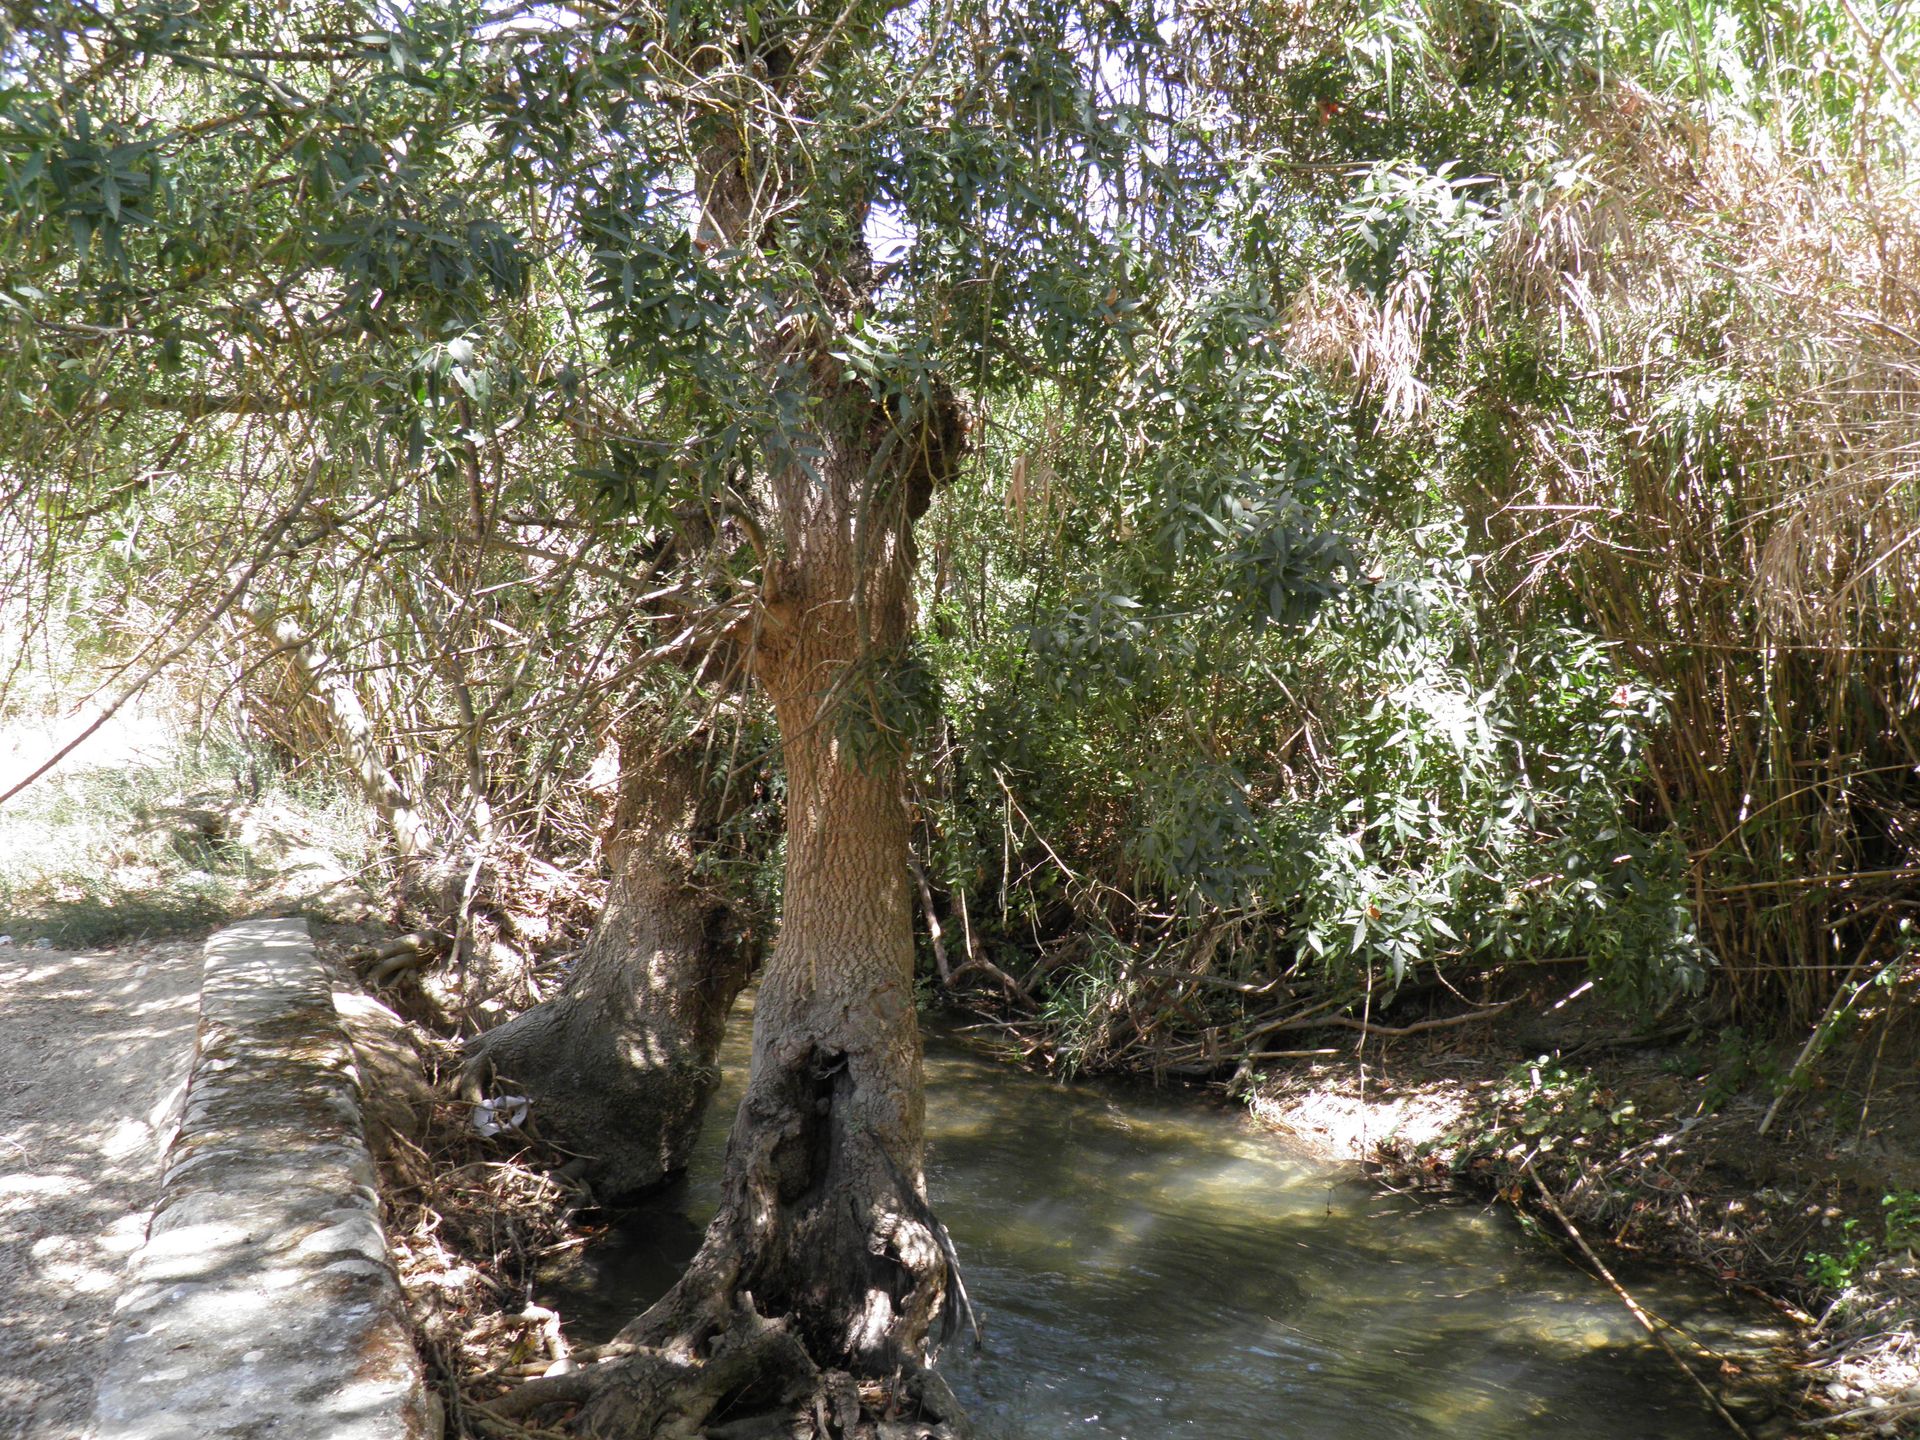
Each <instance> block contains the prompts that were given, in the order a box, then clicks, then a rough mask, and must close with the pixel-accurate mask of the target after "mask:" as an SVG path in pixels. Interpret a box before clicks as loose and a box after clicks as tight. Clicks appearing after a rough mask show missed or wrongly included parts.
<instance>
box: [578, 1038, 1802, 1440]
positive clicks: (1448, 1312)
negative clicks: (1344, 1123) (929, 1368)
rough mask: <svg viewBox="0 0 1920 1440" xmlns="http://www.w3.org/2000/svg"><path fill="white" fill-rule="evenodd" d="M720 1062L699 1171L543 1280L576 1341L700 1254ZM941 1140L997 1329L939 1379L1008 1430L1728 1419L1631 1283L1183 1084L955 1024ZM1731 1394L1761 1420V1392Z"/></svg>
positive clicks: (1137, 1439) (1529, 1430) (1609, 1424)
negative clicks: (1289, 1140) (1356, 1170)
mask: <svg viewBox="0 0 1920 1440" xmlns="http://www.w3.org/2000/svg"><path fill="white" fill-rule="evenodd" d="M741 1028H742V1029H744V1025H743V1026H742V1027H741ZM725 1063H726V1065H727V1067H728V1075H729V1082H728V1084H727V1085H726V1087H725V1088H724V1089H723V1091H722V1094H721V1096H720V1097H719V1099H718V1100H717V1101H716V1103H715V1105H714V1108H713V1112H712V1114H711V1115H710V1116H709V1120H708V1124H707V1128H706V1132H705V1135H704V1137H703V1139H702V1141H701V1148H700V1152H699V1154H698V1156H697V1157H696V1159H695V1162H694V1174H695V1175H696V1177H698V1178H696V1179H695V1180H693V1181H692V1182H690V1183H688V1184H685V1185H683V1186H681V1187H678V1188H677V1189H675V1190H672V1191H669V1192H668V1193H667V1194H665V1195H663V1196H661V1197H659V1198H658V1199H657V1200H656V1201H655V1202H654V1203H653V1204H652V1205H650V1206H649V1207H648V1208H647V1209H645V1210H643V1211H641V1212H639V1213H637V1214H635V1215H634V1216H632V1217H631V1218H630V1219H629V1220H627V1221H626V1222H624V1223H623V1224H622V1225H621V1226H620V1227H619V1228H618V1229H617V1230H616V1231H615V1232H614V1233H613V1234H612V1235H611V1236H609V1237H608V1238H606V1239H604V1240H602V1241H600V1242H598V1243H597V1244H596V1245H595V1246H593V1247H591V1248H590V1249H589V1250H588V1251H587V1252H585V1253H584V1254H581V1255H579V1256H577V1257H575V1258H574V1259H572V1260H570V1261H569V1262H568V1263H567V1264H566V1266H565V1267H564V1268H561V1269H558V1270H556V1271H555V1272H553V1273H552V1274H551V1275H549V1276H548V1282H547V1284H546V1286H545V1289H544V1292H543V1294H542V1297H541V1298H542V1300H543V1302H544V1303H546V1304H549V1305H553V1306H555V1307H556V1308H557V1309H559V1310H560V1312H561V1314H562V1316H563V1317H564V1318H565V1319H566V1322H567V1330H568V1333H569V1335H570V1336H571V1337H572V1338H573V1340H574V1342H575V1343H576V1344H579V1343H591V1342H594V1341H598V1340H601V1339H604V1338H606V1337H607V1336H609V1335H611V1334H612V1332H613V1331H614V1330H616V1329H618V1328H619V1326H620V1325H621V1324H623V1323H624V1322H625V1321H627V1320H629V1319H631V1318H632V1317H633V1316H634V1315H636V1314H638V1313H639V1312H640V1310H641V1309H643V1308H644V1307H645V1306H646V1305H647V1304H648V1303H650V1302H651V1301H652V1300H653V1299H654V1298H655V1297H657V1296H658V1295H659V1294H661V1293H663V1292H664V1291H665V1289H666V1288H667V1287H668V1286H669V1285H670V1284H671V1283H672V1282H673V1280H674V1278H675V1277H676V1276H677V1275H678V1273H679V1269H680V1267H681V1265H682V1264H684V1262H685V1261H686V1259H687V1258H688V1257H689V1256H690V1255H691V1254H692V1252H693V1250H694V1247H695V1245H696V1244H697V1242H698V1240H699V1236H700V1231H701V1229H702V1228H703V1227H704V1225H705V1223H706V1220H707V1218H708V1217H709V1216H710V1215H711V1214H712V1212H713V1209H714V1206H715V1204H716V1202H717V1198H718V1187H717V1183H716V1180H715V1177H716V1176H717V1174H718V1172H719V1168H720V1162H721V1157H722V1153H723V1150H724V1146H725V1139H726V1127H727V1125H728V1123H729V1122H730V1120H731V1118H732V1113H733V1108H734V1105H735V1104H736V1103H737V1100H738V1095H739V1077H740V1075H741V1074H742V1072H743V1071H744V1069H745V1065H746V1047H745V1039H744V1036H740V1037H736V1038H735V1039H734V1040H732V1041H730V1043H729V1046H728V1053H727V1055H726V1057H725ZM927 1128H928V1136H929V1143H928V1176H927V1183H928V1189H929V1191H930V1193H931V1198H932V1200H933V1203H934V1206H935V1208H936V1210H937V1211H938V1212H939V1214H940V1215H941V1217H942V1218H943V1219H944V1220H945V1221H946V1223H947V1226H948V1228H949V1229H950V1230H951V1232H952V1235H953V1239H954V1243H955V1245H956V1246H957V1247H958V1250H959V1254H960V1258H961V1263H962V1265H963V1267H964V1274H965V1276H966V1280H967V1286H968V1289H969V1290H970V1291H971V1293H972V1296H973V1301H974V1304H975V1306H976V1308H977V1309H978V1311H979V1313H980V1317H981V1322H982V1325H983V1328H984V1343H983V1345H982V1348H981V1349H980V1350H979V1351H977V1352H976V1351H975V1350H974V1349H973V1347H972V1344H971V1340H970V1338H961V1339H956V1340H955V1341H954V1342H953V1344H952V1345H950V1346H949V1348H948V1350H947V1353H946V1355H945V1356H944V1358H943V1359H942V1361H941V1365H940V1368H941V1370H942V1372H943V1373H944V1374H945V1375H946V1377H947V1379H948V1380H949V1382H950V1383H951V1384H952V1385H953V1387H954V1390H955V1391H956V1393H957V1394H958V1395H959V1396H960V1398H961V1400H962V1401H964V1402H965V1404H966V1405H967V1408H968V1413H969V1416H970V1417H971V1418H972V1419H973V1420H974V1421H975V1422H976V1424H978V1426H979V1427H980V1430H981V1432H982V1434H983V1435H986V1436H989V1437H996V1440H1055V1437H1080V1436H1085V1437H1088V1440H1095V1437H1099V1440H1105V1437H1125V1440H1159V1437H1172V1436H1205V1437H1209V1440H1267V1437H1287V1440H1398V1437H1408V1440H1414V1437H1442V1436H1445V1437H1454V1436H1459V1437H1473V1440H1507V1437H1513V1440H1519V1437H1538V1436H1552V1437H1556V1440H1560V1437H1564V1440H1575V1437H1579V1440H1691V1437H1695V1436H1698V1437H1703V1440H1704V1437H1709V1436H1711V1437H1718V1440H1725V1437H1726V1436H1727V1435H1728V1434H1730V1433H1731V1432H1730V1431H1729V1430H1727V1428H1726V1427H1725V1425H1724V1422H1722V1421H1721V1420H1720V1419H1718V1418H1717V1417H1716V1416H1715V1415H1714V1414H1713V1413H1712V1412H1711V1411H1710V1410H1709V1409H1708V1408H1707V1407H1706V1406H1705V1404H1704V1402H1703V1401H1702V1400H1701V1399H1700V1397H1699V1393H1698V1391H1697V1390H1695V1389H1693V1388H1692V1387H1691V1386H1690V1385H1689V1384H1688V1382H1687V1381H1686V1380H1685V1379H1684V1378H1683V1377H1682V1376H1680V1375H1679V1374H1678V1373H1677V1372H1676V1371H1675V1370H1674V1368H1673V1365H1672V1362H1671V1361H1670V1360H1668V1359H1667V1358H1666V1357H1665V1356H1664V1355H1663V1354H1661V1353H1660V1351H1658V1350H1657V1349H1656V1348H1654V1346H1653V1345H1652V1344H1651V1343H1650V1342H1648V1341H1647V1340H1646V1338H1645V1337H1644V1335H1643V1334H1642V1332H1641V1331H1640V1330H1639V1329H1638V1327H1637V1326H1636V1325H1635V1324H1634V1322H1633V1320H1632V1318H1631V1317H1630V1316H1629V1315H1628V1314H1627V1312H1626V1311H1625V1309H1624V1308H1623V1307H1622V1306H1621V1305H1620V1303H1619V1302H1618V1301H1617V1300H1616V1299H1615V1298H1614V1297H1613V1296H1612V1294H1611V1293H1610V1292H1608V1291H1607V1290H1605V1289H1604V1288H1602V1287H1601V1286H1600V1285H1599V1284H1598V1282H1596V1281H1595V1280H1593V1279H1591V1278H1590V1277H1588V1276H1587V1275H1585V1274H1583V1273H1581V1272H1580V1271H1578V1270H1576V1269H1574V1268H1573V1267H1572V1266H1571V1265H1569V1264H1568V1263H1566V1262H1565V1261H1563V1260H1562V1259H1560V1258H1559V1257H1558V1256H1557V1255H1556V1254H1555V1253H1554V1252H1553V1251H1552V1250H1550V1249H1549V1248H1548V1247H1547V1246H1545V1245H1543V1244H1541V1243H1540V1242H1539V1241H1538V1240H1532V1239H1529V1238H1528V1237H1527V1236H1525V1235H1524V1234H1522V1233H1521V1231H1520V1229H1519V1227H1518V1226H1517V1225H1516V1224H1515V1223H1514V1222H1513V1220H1512V1219H1511V1217H1510V1216H1509V1215H1507V1214H1506V1213H1505V1212H1489V1211H1485V1210H1482V1209H1479V1208H1477V1207H1473V1206H1461V1205H1442V1204H1436V1203H1434V1202H1433V1201H1431V1200H1421V1199H1415V1198H1410V1197H1401V1196H1396V1195H1392V1194H1382V1193H1380V1191H1379V1190H1378V1189H1377V1187H1375V1186H1372V1185H1369V1184H1367V1183H1365V1182H1364V1181H1361V1180H1359V1179H1357V1178H1356V1177H1354V1175H1353V1173H1352V1172H1351V1171H1350V1170H1348V1169H1343V1168H1330V1167H1328V1166H1327V1165H1326V1164H1325V1163H1324V1162H1319V1161H1315V1160H1310V1159H1307V1158H1305V1157H1303V1156H1301V1155H1299V1154H1298V1153H1296V1152H1294V1151H1292V1150H1290V1149H1289V1148H1288V1147H1287V1146H1286V1145H1285V1144H1284V1143H1283V1142H1281V1141H1278V1140H1276V1139H1275V1138H1274V1137H1273V1136H1271V1135H1268V1134H1265V1133H1263V1132H1260V1131H1259V1130H1257V1129H1256V1128H1255V1127H1254V1126H1253V1125H1252V1124H1251V1122H1249V1121H1247V1120H1246V1119H1245V1118H1244V1117H1242V1116H1241V1115H1239V1114H1238V1113H1237V1112H1233V1111H1229V1110H1226V1109H1223V1108H1220V1107H1216V1106H1213V1105H1210V1104H1208V1103H1206V1102H1205V1101H1204V1100H1201V1099H1197V1098H1196V1097H1194V1096H1193V1095H1191V1094H1189V1093H1184V1092H1180V1091H1172V1092H1168V1091H1153V1090H1148V1089H1144V1088H1136V1087H1131V1086H1126V1087H1122V1086H1114V1085H1093V1084H1075V1085H1062V1084H1058V1083H1055V1082H1052V1081H1049V1080H1047V1079H1045V1078H1042V1077H1039V1076H1035V1075H1032V1074H1028V1073H1026V1072H1024V1071H1020V1070H1017V1069H1014V1068H1013V1067H1010V1066H1008V1065H1007V1064H1005V1063H1003V1062H1000V1061H997V1060H995V1059H993V1058H991V1057H989V1056H986V1055H984V1054H982V1053H980V1052H979V1051H978V1050H976V1049H974V1048H971V1047H969V1046H968V1045H966V1044H964V1043H962V1042H961V1041H959V1040H958V1039H955V1038H953V1037H950V1036H942V1035H939V1034H935V1035H934V1036H932V1037H930V1038H929V1042H928V1056H927ZM1622 1278H1623V1279H1625V1280H1626V1283H1627V1285H1628V1286H1629V1288H1630V1289H1632V1290H1633V1291H1634V1293H1635V1295H1636V1297H1637V1298H1639V1299H1640V1300H1641V1301H1642V1302H1643V1303H1644V1304H1646V1305H1647V1306H1648V1307H1649V1308H1650V1309H1652V1310H1653V1311H1654V1312H1655V1313H1657V1314H1659V1315H1662V1316H1664V1317H1665V1318H1667V1319H1669V1320H1671V1321H1673V1322H1675V1323H1677V1324H1679V1325H1681V1326H1682V1327H1684V1329H1685V1330H1686V1331H1687V1332H1688V1334H1690V1335H1691V1336H1692V1337H1693V1338H1694V1339H1695V1340H1697V1341H1699V1342H1701V1343H1702V1344H1704V1345H1706V1346H1708V1347H1710V1348H1711V1349H1712V1350H1714V1351H1716V1352H1718V1353H1719V1354H1720V1355H1721V1356H1722V1357H1725V1358H1727V1359H1729V1360H1731V1361H1732V1362H1734V1363H1735V1364H1737V1365H1738V1366H1739V1368H1740V1370H1741V1371H1742V1373H1743V1374H1745V1375H1748V1376H1753V1375H1758V1374H1762V1373H1764V1371H1765V1368H1766V1365H1765V1361H1766V1356H1767V1353H1768V1351H1769V1350H1770V1349H1771V1348H1772V1347H1773V1346H1775V1345H1776V1344H1777V1343H1778V1341H1779V1340H1780V1334H1779V1331H1778V1329H1777V1327H1776V1326H1775V1325H1774V1323H1773V1322H1772V1320H1771V1317H1769V1316H1766V1315H1765V1314H1763V1313H1756V1312H1755V1311H1753V1310H1751V1309H1748V1308H1746V1307H1744V1306H1740V1305H1736V1304H1734V1303H1732V1302H1730V1301H1728V1300H1726V1299H1725V1298H1723V1297H1721V1296H1720V1295H1719V1294H1718V1293H1717V1292H1714V1291H1712V1290H1710V1289H1708V1288H1706V1287H1704V1286H1702V1285H1700V1284H1699V1283H1697V1282H1695V1283H1689V1281H1688V1280H1686V1279H1684V1278H1682V1277H1676V1276H1669V1275H1659V1274H1635V1275H1630V1276H1628V1275H1623V1276H1622ZM1680 1343H1681V1347H1682V1348H1683V1349H1686V1348H1688V1347H1687V1346H1686V1345H1685V1343H1684V1342H1680ZM1694 1353H1696V1355H1697V1354H1698V1352H1697V1351H1696V1352H1694ZM1701 1368H1702V1369H1703V1370H1704V1371H1707V1372H1709V1373H1710V1374H1711V1373H1712V1372H1714V1371H1716V1370H1718V1368H1719V1367H1718V1366H1717V1365H1715V1364H1714V1362H1711V1361H1706V1362H1702V1364H1701ZM1727 1373H1729V1372H1724V1371H1723V1372H1721V1373H1719V1374H1712V1378H1713V1379H1714V1380H1715V1383H1716V1384H1726V1383H1727V1381H1726V1379H1725V1378H1724V1377H1725V1375H1726V1374H1727ZM1732 1398H1733V1403H1735V1404H1736V1405H1737V1406H1739V1407H1740V1408H1742V1409H1743V1410H1744V1412H1745V1415H1746V1418H1747V1419H1748V1421H1749V1424H1750V1425H1751V1426H1752V1427H1753V1428H1754V1429H1755V1430H1756V1433H1760V1434H1764V1433H1765V1432H1766V1430H1767V1429H1768V1427H1767V1426H1766V1425H1765V1424H1764V1423H1755V1422H1757V1421H1760V1420H1761V1418H1762V1417H1761V1415H1760V1413H1759V1411H1760V1410H1761V1409H1763V1408H1764V1404H1763V1402H1760V1401H1758V1400H1756V1399H1754V1398H1753V1397H1752V1396H1748V1397H1747V1398H1745V1399H1742V1398H1740V1397H1738V1396H1735V1397H1732Z"/></svg>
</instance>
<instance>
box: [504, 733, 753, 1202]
mask: <svg viewBox="0 0 1920 1440" xmlns="http://www.w3.org/2000/svg"><path fill="white" fill-rule="evenodd" d="M620 762H621V763H620V793H619V798H618V800H617V802H616V804H615V808H614V815H613V820H612V832H611V833H612V837H613V838H612V840H611V842H610V843H609V846H608V858H609V860H610V862H611V865H612V870H613V879H612V884H611V886H610V887H609V889H608V891H607V900H606V905H605V907H604V908H603V909H602V910H601V912H600V918H599V920H598V921H597V922H596V923H595V925H594V929H593V934H592V936H591V937H590V938H589V939H588V941H587V944H586V948H585V949H584V950H583V951H582V953H581V955H580V958H579V961H578V962H577V964H576V965H575V967H574V970H573V974H572V976H571V977H570V978H569V980H568V982H567V986H566V989H565V991H563V992H562V993H561V994H560V995H559V996H557V997H555V998H554V999H552V1000H550V1001H548V1002H546V1003H545V1004H543V1005H536V1006H535V1007H534V1008H533V1009H531V1010H528V1011H526V1012H525V1013H524V1014H521V1015H518V1016H516V1017H515V1018H514V1019H512V1020H510V1021H508V1022H507V1023H506V1024H505V1025H502V1026H500V1027H498V1028H497V1029H494V1030H489V1031H488V1032H486V1033H485V1034H483V1035H480V1036H478V1037H477V1038H476V1039H474V1040H473V1041H472V1042H471V1043H470V1044H469V1046H468V1056H469V1067H470V1073H473V1072H477V1071H480V1070H482V1069H485V1070H491V1072H492V1074H493V1077H494V1081H495V1087H494V1088H496V1089H498V1090H500V1091H502V1092H507V1093H513V1094H519V1095H525V1096H527V1097H528V1098H529V1099H531V1100H532V1102H533V1105H532V1114H533V1118H534V1122H535V1124H536V1126H537V1127H538V1129H539V1132H540V1133H541V1135H542V1136H544V1137H545V1138H548V1139H550V1140H553V1141H555V1142H557V1143H558V1144H559V1145H560V1146H561V1147H562V1148H564V1149H566V1150H568V1151H570V1152H571V1153H573V1154H574V1155H577V1156H579V1157H581V1158H582V1160H583V1161H584V1176H585V1178H586V1180H587V1181H588V1182H589V1183H590V1184H591V1185H592V1186H593V1188H594V1190H595V1192H596V1194H597V1195H598V1196H599V1197H600V1198H601V1199H603V1200H607V1199H614V1198H618V1197H621V1196H626V1195H632V1194H635V1193H638V1192H640V1191H644V1190H648V1189H651V1188H653V1187H655V1186H657V1185H659V1184H660V1183H661V1182H662V1181H664V1180H666V1179H668V1178H670V1177H672V1176H673V1175H675V1174H677V1173H679V1172H680V1171H682V1170H684V1169H685V1168H686V1164H687V1158H688V1155H689V1153H690V1152H691V1150H692V1147H693V1141H694V1137H695V1136H696V1134H697V1133H698V1131H699V1128H700V1121H701V1118H702V1117H703V1116H704V1115H705V1113H706V1108H707V1102H708V1100H709V1099H710V1098H711V1097H712V1094H713V1088H714V1085H715V1084H716V1083H717V1082H718V1080H719V1070H718V1067H717V1063H716V1057H717V1055H718V1052H719V1048H720V1039H721V1035H722V1033H723V1031H724V1030H725V1027H726V1020H727V1014H728V1012H729V1011H730V1010H731V1009H732V1008H733V1002H734V1000H735V998H736V997H737V996H738V995H739V993H740V990H741V987H742V986H743V985H745V983H746V980H747V974H748V971H749V969H750V968H751V962H752V955H751V953H750V949H749V947H748V946H746V945H744V944H742V943H740V942H739V940H738V938H737V936H736V935H735V934H734V933H733V932H732V927H731V925H730V920H729V915H728V911H727V907H726V906H725V905H724V904H723V903H722V902H721V901H720V900H719V899H717V898H716V897H715V895H714V894H713V893H712V892H711V891H710V890H706V889H702V888H701V887H700V886H699V885H698V884H697V883H696V880H695V877H694V873H693V865H694V856H695V847H696V846H697V845H698V844H699V842H700V840H701V838H702V837H703V836H704V835H705V834H706V833H707V832H708V831H710V829H711V828H712V825H713V822H714V814H713V806H712V804H711V802H710V800H709V798H708V789H707V786H706V784H705V777H704V774H703V771H702V765H701V757H700V748H699V747H698V746H697V745H695V744H692V743H682V744H679V745H666V746H664V748H658V749H656V747H655V746H654V745H653V744H649V743H646V742H644V741H636V740H635V739H634V738H633V737H632V736H631V735H629V736H628V737H625V738H624V739H623V741H622V743H621V746H620Z"/></svg>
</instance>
